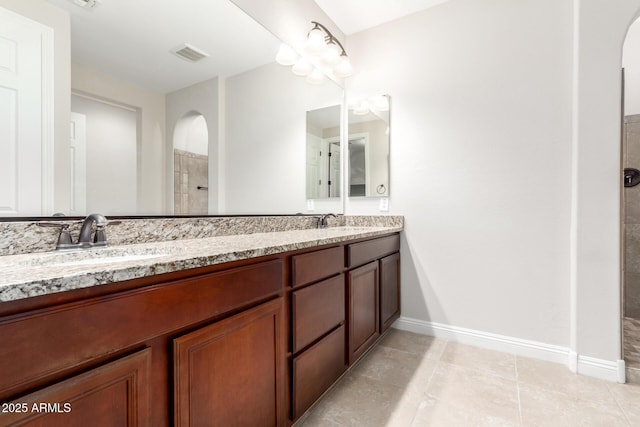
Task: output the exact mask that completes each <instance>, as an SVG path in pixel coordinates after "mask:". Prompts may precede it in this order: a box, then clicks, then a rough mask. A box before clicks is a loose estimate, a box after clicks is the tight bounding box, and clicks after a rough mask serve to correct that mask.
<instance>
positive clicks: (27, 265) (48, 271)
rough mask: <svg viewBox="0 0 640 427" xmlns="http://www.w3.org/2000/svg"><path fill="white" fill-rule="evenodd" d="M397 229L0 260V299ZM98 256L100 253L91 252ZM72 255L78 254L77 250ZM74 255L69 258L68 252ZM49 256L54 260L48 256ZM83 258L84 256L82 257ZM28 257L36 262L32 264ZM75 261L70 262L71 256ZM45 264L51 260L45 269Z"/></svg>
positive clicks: (309, 231)
mask: <svg viewBox="0 0 640 427" xmlns="http://www.w3.org/2000/svg"><path fill="white" fill-rule="evenodd" d="M401 230H402V228H401V227H397V226H396V227H353V226H352V227H330V228H326V229H321V230H318V229H306V230H290V231H284V232H269V233H253V234H243V235H232V236H218V237H209V238H197V239H185V240H179V241H165V242H155V243H145V244H142V245H128V246H121V247H113V248H109V249H108V250H112V251H115V250H122V251H123V252H122V253H130V254H140V253H142V254H149V253H152V254H155V255H158V256H157V257H154V258H149V259H143V260H131V261H116V262H113V263H102V264H99V265H68V264H65V265H61V264H55V262H59V260H58V258H61V257H64V256H65V255H64V254H62V255H61V254H59V253H53V254H49V255H46V254H34V255H31V254H26V255H15V256H7V257H0V301H13V300H18V299H23V298H28V297H33V296H38V295H45V294H51V293H56V292H63V291H68V290H73V289H80V288H87V287H91V286H96V285H101V284H107V283H113V282H118V281H123V280H130V279H135V278H140V277H145V276H152V275H157V274H162V273H169V272H173V271H180V270H186V269H191V268H197V267H204V266H208V265H214V264H221V263H224V262H229V261H236V260H241V259H248V258H255V257H260V256H264V255H273V254H277V253H282V252H287V251H293V250H297V249H304V248H310V247H315V246H320V245H327V244H332V243H338V242H344V241H347V240H353V239H359V238H366V237H375V236H378V235H383V234H388V233H392V232H397V231H401ZM93 251H95V253H93V255H96V256H99V252H97V251H100V249H97V250H93ZM76 254H80V255H82V252H77V253H76ZM68 255H70V256H74V254H73V253H72V254H68ZM53 257H55V259H54V258H53ZM85 258H86V256H85ZM33 259H40V260H41V262H40V265H34V264H33ZM74 259H76V258H74ZM47 260H49V261H52V260H53V261H54V263H53V264H51V265H46V262H47Z"/></svg>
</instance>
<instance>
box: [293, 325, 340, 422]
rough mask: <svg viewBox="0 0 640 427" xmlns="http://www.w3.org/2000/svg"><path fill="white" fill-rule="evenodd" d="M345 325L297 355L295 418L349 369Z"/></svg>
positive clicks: (294, 393) (295, 361)
mask: <svg viewBox="0 0 640 427" xmlns="http://www.w3.org/2000/svg"><path fill="white" fill-rule="evenodd" d="M344 329H345V328H344V325H342V326H340V327H339V328H338V329H336V330H335V331H333V332H332V333H331V334H329V335H327V337H325V338H324V339H323V340H322V341H320V342H318V343H317V344H315V345H314V346H313V347H311V348H310V349H309V350H307V351H305V352H304V353H302V354H301V355H300V356H298V357H296V358H295V359H293V405H292V410H293V419H294V420H295V419H297V418H298V417H300V416H301V415H302V414H304V412H305V411H306V410H307V409H309V407H310V406H311V405H313V403H314V402H315V401H316V400H317V399H318V398H319V397H320V396H321V395H322V393H324V392H325V391H326V390H327V389H328V388H329V387H330V386H331V384H333V383H334V382H335V380H336V379H338V377H340V375H342V373H343V372H344V371H345V369H346V367H347V365H346V363H345V351H344Z"/></svg>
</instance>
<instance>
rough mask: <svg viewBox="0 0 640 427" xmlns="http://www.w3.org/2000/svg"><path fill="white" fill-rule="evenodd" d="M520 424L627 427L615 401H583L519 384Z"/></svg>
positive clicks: (625, 419) (546, 426) (550, 426)
mask: <svg viewBox="0 0 640 427" xmlns="http://www.w3.org/2000/svg"><path fill="white" fill-rule="evenodd" d="M520 404H521V411H522V412H521V413H522V425H523V426H526V427H529V426H544V427H564V426H566V427H575V426H581V427H582V426H583V427H589V426H593V427H604V426H607V427H617V426H624V427H628V426H629V425H630V424H629V422H628V421H627V418H626V417H625V415H624V413H623V412H622V410H621V409H620V406H619V405H618V404H617V403H616V402H615V401H613V402H603V401H599V400H585V399H580V398H576V397H575V396H573V395H567V394H564V393H559V392H554V391H551V390H548V389H545V388H540V387H535V386H529V385H526V384H520Z"/></svg>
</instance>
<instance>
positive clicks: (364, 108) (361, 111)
mask: <svg viewBox="0 0 640 427" xmlns="http://www.w3.org/2000/svg"><path fill="white" fill-rule="evenodd" d="M368 113H369V106H368V105H367V103H366V102H365V101H360V102H359V103H358V104H357V105H356V106H355V107H354V108H353V114H355V115H356V116H364V115H365V114H368Z"/></svg>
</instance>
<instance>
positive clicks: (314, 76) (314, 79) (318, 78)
mask: <svg viewBox="0 0 640 427" xmlns="http://www.w3.org/2000/svg"><path fill="white" fill-rule="evenodd" d="M323 82H324V73H323V72H322V71H320V70H318V69H317V68H314V69H313V71H311V73H309V75H308V76H307V83H311V84H312V85H319V84H322V83H323Z"/></svg>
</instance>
